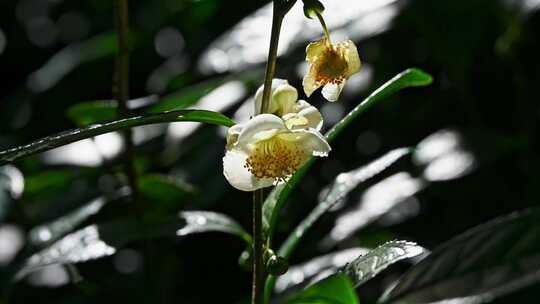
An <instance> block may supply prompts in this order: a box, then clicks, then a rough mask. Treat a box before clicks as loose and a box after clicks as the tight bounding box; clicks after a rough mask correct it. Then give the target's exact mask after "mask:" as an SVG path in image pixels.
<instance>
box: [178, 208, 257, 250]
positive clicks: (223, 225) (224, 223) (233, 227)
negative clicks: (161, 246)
mask: <svg viewBox="0 0 540 304" xmlns="http://www.w3.org/2000/svg"><path fill="white" fill-rule="evenodd" d="M180 217H181V218H182V219H184V220H185V221H186V226H184V227H183V228H182V229H180V230H178V231H177V235H178V236H186V235H190V234H196V233H202V232H225V233H230V234H233V235H236V236H238V237H240V238H242V239H243V240H245V241H246V242H247V243H248V245H249V244H250V243H251V235H250V234H249V233H247V232H246V231H245V230H244V228H242V226H240V225H239V224H238V223H237V222H236V221H235V220H233V219H232V218H230V217H229V216H227V215H224V214H221V213H216V212H211V211H184V212H180Z"/></svg>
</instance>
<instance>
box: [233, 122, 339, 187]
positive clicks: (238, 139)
mask: <svg viewBox="0 0 540 304" xmlns="http://www.w3.org/2000/svg"><path fill="white" fill-rule="evenodd" d="M330 150H331V148H330V146H329V145H328V143H327V142H326V140H325V138H324V136H323V135H322V134H321V133H319V132H318V131H317V130H316V129H314V128H292V129H291V128H288V127H287V125H286V121H284V120H283V119H281V118H280V117H278V116H276V115H273V114H261V115H257V116H255V117H254V118H252V119H251V120H249V121H248V122H246V123H245V124H237V125H235V126H233V127H231V128H230V129H229V131H228V134H227V149H226V152H225V156H224V157H223V173H224V175H225V178H226V179H227V180H228V181H229V183H230V184H231V185H232V186H233V187H235V188H237V189H239V190H242V191H253V190H256V189H260V188H264V187H269V186H272V185H274V184H276V183H278V182H279V181H284V180H286V179H287V178H288V177H290V176H291V175H292V174H293V173H294V172H296V171H297V170H298V169H299V168H300V167H301V166H302V165H303V164H304V163H305V162H306V161H307V160H308V159H309V157H310V156H327V155H328V152H330Z"/></svg>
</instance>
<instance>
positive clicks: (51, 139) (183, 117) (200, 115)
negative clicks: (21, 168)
mask: <svg viewBox="0 0 540 304" xmlns="http://www.w3.org/2000/svg"><path fill="white" fill-rule="evenodd" d="M180 121H195V122H204V123H209V124H215V125H223V126H227V127H230V126H232V125H234V121H232V120H231V119H230V118H228V117H227V116H225V115H223V114H221V113H217V112H211V111H204V110H181V111H172V112H166V113H159V114H150V115H139V116H132V117H128V118H124V119H120V120H115V121H109V122H103V123H97V124H93V125H89V126H85V127H81V128H78V129H73V130H69V131H65V132H62V133H58V134H55V135H51V136H48V137H45V138H42V139H39V140H36V141H34V142H32V143H30V144H27V145H24V146H19V147H16V148H12V149H8V150H4V151H1V152H0V165H3V164H6V163H9V162H13V161H15V160H17V159H20V158H23V157H27V156H30V155H33V154H36V153H40V152H43V151H47V150H50V149H53V148H56V147H59V146H63V145H67V144H69V143H72V142H75V141H78V140H81V139H85V138H89V137H94V136H97V135H101V134H105V133H109V132H113V131H118V130H121V129H126V128H132V127H136V126H142V125H149V124H157V123H165V122H180Z"/></svg>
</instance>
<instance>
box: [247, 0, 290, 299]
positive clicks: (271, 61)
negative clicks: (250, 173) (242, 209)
mask: <svg viewBox="0 0 540 304" xmlns="http://www.w3.org/2000/svg"><path fill="white" fill-rule="evenodd" d="M278 1H279V0H278ZM284 15H285V12H284V11H283V10H282V9H279V8H278V4H277V2H276V1H274V6H273V16H272V30H271V35H270V47H269V50H268V61H267V62H266V72H265V77H264V88H263V98H262V104H261V109H260V113H255V114H261V113H266V112H268V105H269V103H270V93H271V89H272V79H273V78H274V73H275V71H276V60H277V50H278V43H279V34H280V31H281V24H282V21H283V16H284ZM263 203H264V190H263V189H259V190H256V191H255V192H254V193H253V282H252V297H251V303H252V304H262V303H263V296H264V282H265V280H266V271H265V269H264V260H263V255H264V248H263V243H264V240H263V231H262V207H263Z"/></svg>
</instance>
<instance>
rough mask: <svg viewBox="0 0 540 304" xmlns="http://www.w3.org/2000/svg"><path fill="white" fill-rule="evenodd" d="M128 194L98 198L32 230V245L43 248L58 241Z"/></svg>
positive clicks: (120, 193)
mask: <svg viewBox="0 0 540 304" xmlns="http://www.w3.org/2000/svg"><path fill="white" fill-rule="evenodd" d="M128 193H129V191H128V190H127V189H126V190H125V191H124V190H122V191H118V193H117V194H115V195H114V197H109V198H106V197H104V196H102V197H98V198H96V199H94V200H92V201H90V202H88V203H86V204H85V205H83V206H82V207H79V208H77V209H75V210H74V211H72V212H70V213H68V214H66V215H64V216H62V217H60V218H58V219H56V220H54V221H52V222H49V223H46V224H43V225H39V226H37V227H34V228H32V229H31V230H30V233H29V237H30V243H31V244H32V245H34V246H43V245H45V244H49V243H51V242H54V241H56V240H57V239H59V238H60V237H62V236H64V235H65V234H66V233H69V232H71V231H73V230H74V229H75V228H77V226H79V225H80V224H81V223H82V222H84V221H85V220H87V219H88V218H89V217H90V216H92V215H94V214H97V213H98V212H99V211H100V210H101V208H103V206H105V204H106V203H107V202H108V201H111V200H116V199H118V198H120V197H122V196H125V195H127V194H128Z"/></svg>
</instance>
